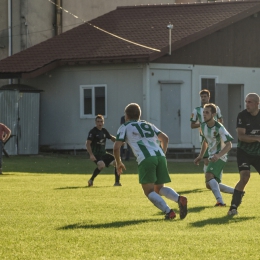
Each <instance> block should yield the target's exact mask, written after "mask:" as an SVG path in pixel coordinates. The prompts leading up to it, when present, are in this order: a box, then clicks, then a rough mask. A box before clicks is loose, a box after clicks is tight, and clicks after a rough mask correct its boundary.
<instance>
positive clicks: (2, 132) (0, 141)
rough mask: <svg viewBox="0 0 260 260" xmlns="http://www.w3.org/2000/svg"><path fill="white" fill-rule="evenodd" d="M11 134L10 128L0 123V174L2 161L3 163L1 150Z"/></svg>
mask: <svg viewBox="0 0 260 260" xmlns="http://www.w3.org/2000/svg"><path fill="white" fill-rule="evenodd" d="M10 135H11V130H10V129H9V128H8V127H7V126H6V125H4V124H2V123H0V174H3V170H2V163H3V150H4V144H5V142H6V141H7V140H8V138H9V137H10Z"/></svg>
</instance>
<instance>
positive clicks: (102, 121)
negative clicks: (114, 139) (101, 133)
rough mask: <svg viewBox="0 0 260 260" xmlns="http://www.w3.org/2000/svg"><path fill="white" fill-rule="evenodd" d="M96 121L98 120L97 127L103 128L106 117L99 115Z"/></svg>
mask: <svg viewBox="0 0 260 260" xmlns="http://www.w3.org/2000/svg"><path fill="white" fill-rule="evenodd" d="M95 122H96V127H97V128H98V129H101V128H102V127H103V125H104V117H103V116H102V115H97V116H96V119H95Z"/></svg>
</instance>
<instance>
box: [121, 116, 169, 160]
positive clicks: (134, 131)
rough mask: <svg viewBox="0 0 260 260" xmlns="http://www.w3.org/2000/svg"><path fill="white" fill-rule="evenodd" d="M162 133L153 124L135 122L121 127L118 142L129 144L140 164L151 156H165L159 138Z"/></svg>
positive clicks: (141, 121) (142, 121)
mask: <svg viewBox="0 0 260 260" xmlns="http://www.w3.org/2000/svg"><path fill="white" fill-rule="evenodd" d="M160 133H161V131H160V130H159V129H158V128H157V127H156V126H154V125H153V124H151V123H148V122H146V121H144V120H140V121H136V120H133V121H128V122H126V123H125V124H123V125H121V126H120V128H119V129H118V131H117V136H116V140H117V141H122V142H127V143H128V144H129V145H130V147H131V148H132V151H133V154H134V155H135V157H136V161H137V162H138V164H140V163H141V162H142V161H143V160H144V159H145V158H148V157H151V156H165V154H164V152H163V150H162V148H161V146H160V140H159V139H158V137H157V136H158V135H159V134H160Z"/></svg>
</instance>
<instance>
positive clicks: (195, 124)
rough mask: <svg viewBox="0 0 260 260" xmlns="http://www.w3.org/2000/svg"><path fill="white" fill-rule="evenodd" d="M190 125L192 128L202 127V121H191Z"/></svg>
mask: <svg viewBox="0 0 260 260" xmlns="http://www.w3.org/2000/svg"><path fill="white" fill-rule="evenodd" d="M190 127H191V129H194V128H199V127H200V123H199V122H193V121H191V123H190Z"/></svg>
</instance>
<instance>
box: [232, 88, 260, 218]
mask: <svg viewBox="0 0 260 260" xmlns="http://www.w3.org/2000/svg"><path fill="white" fill-rule="evenodd" d="M245 103H246V109H245V110H243V111H241V112H240V113H239V114H238V116H237V129H236V130H237V135H238V144H237V166H238V170H239V174H240V180H239V181H238V183H237V184H236V186H235V191H234V194H233V197H232V200H231V206H230V208H229V211H228V215H231V216H232V215H237V214H238V212H237V208H238V206H239V205H240V204H241V202H242V197H243V196H244V194H245V192H244V188H245V186H246V184H247V183H248V181H249V179H250V166H251V165H252V166H253V167H254V168H255V169H256V171H257V172H258V173H259V174H260V112H259V103H260V97H259V95H258V94H256V93H249V94H247V95H246V98H245Z"/></svg>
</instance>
